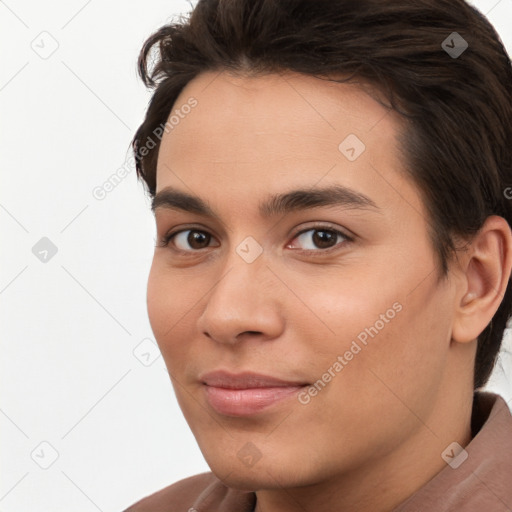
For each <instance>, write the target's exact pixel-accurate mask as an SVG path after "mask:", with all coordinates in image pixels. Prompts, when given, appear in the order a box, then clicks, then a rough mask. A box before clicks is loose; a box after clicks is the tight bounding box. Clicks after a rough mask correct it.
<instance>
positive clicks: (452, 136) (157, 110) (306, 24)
mask: <svg viewBox="0 0 512 512" xmlns="http://www.w3.org/2000/svg"><path fill="white" fill-rule="evenodd" d="M454 33H456V34H454ZM450 38H451V39H450ZM454 38H455V39H454ZM461 42H463V43H464V42H465V43H467V45H468V47H467V48H466V49H465V51H463V53H462V54H460V55H454V54H450V52H449V51H448V50H449V48H454V47H456V43H457V45H459V46H458V48H460V49H463V47H461V46H460V43H461ZM459 53H460V52H459ZM150 68H151V69H150ZM138 70H139V74H140V76H141V78H142V80H143V81H144V83H145V84H146V86H148V87H150V88H154V89H155V91H154V93H153V96H152V99H151V101H150V104H149V106H148V109H147V113H146V117H145V119H144V122H143V123H142V124H141V125H140V127H139V128H138V130H137V132H136V134H135V136H134V138H133V140H132V147H133V150H134V155H135V159H136V169H137V175H138V177H139V178H141V179H143V180H144V183H145V185H146V187H147V191H148V192H149V194H150V195H151V196H154V195H155V192H156V163H157V158H158V148H159V144H160V140H157V141H156V144H154V147H153V149H152V150H151V151H149V152H148V151H147V147H146V144H147V141H148V140H149V139H153V137H154V134H155V129H156V128H157V127H159V126H163V125H165V123H166V121H167V119H168V116H169V114H170V112H171V109H172V107H173V105H174V103H175V101H176V99H177V97H178V95H179V93H180V92H181V91H182V89H183V88H184V87H185V86H186V85H187V83H188V82H190V81H191V80H192V79H193V78H194V77H196V76H197V75H199V74H200V73H202V72H205V71H212V70H218V71H221V70H227V71H231V72H234V73H237V72H238V73H247V71H248V70H249V71H250V72H251V73H253V74H258V73H273V72H275V73H279V72H283V71H287V70H290V71H294V72H299V73H303V74H306V75H310V76H315V77H318V78H322V79H325V78H326V77H330V76H340V75H342V76H347V77H348V78H346V79H345V80H352V81H354V80H360V81H361V82H362V83H366V84H370V85H373V86H376V87H377V89H378V90H379V91H380V92H382V93H384V95H385V98H386V99H387V100H388V102H389V107H390V108H393V109H394V110H396V111H397V112H399V113H400V114H401V115H402V116H403V119H404V121H405V122H407V123H408V124H409V126H410V129H408V130H404V132H403V134H402V137H401V144H400V148H401V149H402V151H403V154H404V161H405V162H406V164H407V168H408V173H409V174H410V177H411V179H412V180H413V181H414V182H415V183H416V185H417V186H418V188H419V190H420V192H421V194H422V196H423V200H424V203H425V205H426V208H427V211H428V213H429V217H430V218H429V224H430V235H431V238H432V243H433V246H434V248H435V250H436V253H437V255H438V259H439V263H440V275H441V276H444V275H446V274H447V272H448V261H449V259H450V256H451V255H453V254H454V252H455V250H456V247H455V243H454V240H455V239H456V238H457V237H462V238H464V239H468V238H470V237H471V236H472V235H474V234H475V233H476V232H477V231H478V230H479V229H480V228H481V227H482V225H483V223H484V221H485V219H486V218H487V217H488V216H490V215H499V216H502V217H504V218H505V219H506V220H507V222H508V223H509V225H510V224H511V219H512V208H511V203H510V200H508V199H507V197H505V196H506V195H507V194H505V193H504V191H505V190H506V189H507V187H508V186H510V185H512V95H511V87H512V66H511V62H510V59H509V57H508V55H507V53H506V51H505V49H504V46H503V44H502V42H501V40H500V37H499V36H498V34H497V33H496V31H495V30H494V28H493V27H492V26H491V24H490V23H489V22H488V21H487V20H486V18H485V17H484V16H483V15H482V14H481V13H480V12H479V11H478V10H476V9H475V8H473V7H471V6H470V5H468V4H467V3H466V2H465V1H464V0H394V1H383V0H199V2H198V3H197V5H196V7H195V8H194V9H193V11H192V12H191V14H190V16H188V17H185V18H182V19H181V20H180V21H174V22H171V23H169V24H167V25H165V26H163V27H162V28H160V29H159V30H158V31H157V32H156V33H154V34H153V35H151V36H150V37H149V38H148V39H147V41H146V42H145V43H144V46H143V48H142V50H141V52H140V55H139V60H138ZM337 81H343V80H337ZM144 148H145V151H144V152H141V150H142V149H144ZM510 190H512V189H510ZM511 308H512V290H511V286H510V281H509V285H508V286H507V290H506V293H505V296H504V299H503V301H502V303H501V305H500V307H499V309H498V311H497V312H496V314H495V315H494V317H493V319H492V321H491V322H490V323H489V325H488V326H487V327H486V328H485V329H484V331H483V332H482V333H481V334H480V336H479V337H478V349H477V355H476V362H475V376H474V387H475V388H479V387H482V386H483V385H484V384H485V383H486V382H487V380H488V378H489V376H490V374H491V372H492V370H493V367H494V365H495V362H496V359H497V356H498V352H499V350H500V346H501V342H502V338H503V333H504V329H505V327H506V325H507V321H508V318H509V316H510V313H511Z"/></svg>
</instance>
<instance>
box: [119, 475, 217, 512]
mask: <svg viewBox="0 0 512 512" xmlns="http://www.w3.org/2000/svg"><path fill="white" fill-rule="evenodd" d="M219 484H220V485H223V484H222V482H220V480H218V479H217V478H216V477H215V475H214V474H213V473H212V472H206V473H200V474H198V475H194V476H190V477H188V478H184V479H183V480H179V481H178V482H175V483H173V484H171V485H168V486H167V487H164V488H163V489H161V490H159V491H157V492H155V493H153V494H150V495H149V496H146V497H145V498H142V499H141V500H139V501H137V502H136V503H134V504H133V505H131V506H130V507H129V508H127V509H126V510H125V511H124V512H167V511H169V510H170V509H169V506H170V505H172V506H173V507H176V510H183V511H184V512H187V511H188V510H189V509H190V508H191V507H192V504H193V503H194V502H195V501H196V500H197V498H198V496H200V495H201V493H202V492H203V491H204V490H205V489H207V488H208V487H210V486H212V485H214V486H215V485H219Z"/></svg>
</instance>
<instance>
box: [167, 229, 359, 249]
mask: <svg viewBox="0 0 512 512" xmlns="http://www.w3.org/2000/svg"><path fill="white" fill-rule="evenodd" d="M186 231H192V232H194V231H195V232H197V233H203V234H207V235H210V236H213V235H211V234H210V233H208V231H206V230H203V229H199V228H186V229H181V230H178V231H174V232H171V233H167V234H166V235H164V236H163V237H162V238H161V239H160V240H159V242H158V245H157V247H168V245H169V243H170V242H171V241H172V239H173V238H174V237H175V236H177V235H179V234H180V233H183V232H186ZM309 231H324V232H328V233H333V234H335V235H340V236H341V237H342V238H343V239H344V240H343V241H341V242H338V243H337V244H336V245H334V246H333V247H329V248H327V249H294V250H296V251H298V252H300V253H308V254H311V253H313V254H314V253H320V255H323V254H327V253H330V252H332V251H335V250H339V249H340V246H341V245H346V244H347V243H350V242H353V241H354V239H353V238H352V237H350V236H348V235H347V234H346V233H344V232H342V231H340V230H338V229H334V228H332V227H330V226H326V225H318V226H311V227H309V228H307V229H303V230H302V231H299V232H297V233H296V234H295V235H294V236H293V238H292V241H293V240H295V239H296V238H297V237H299V236H300V235H302V234H304V233H307V232H309ZM204 249H207V247H205V248H204ZM172 250H173V251H174V252H177V253H180V254H187V255H190V254H193V253H199V252H201V251H202V249H195V250H194V249H191V250H183V249H176V248H173V249H172Z"/></svg>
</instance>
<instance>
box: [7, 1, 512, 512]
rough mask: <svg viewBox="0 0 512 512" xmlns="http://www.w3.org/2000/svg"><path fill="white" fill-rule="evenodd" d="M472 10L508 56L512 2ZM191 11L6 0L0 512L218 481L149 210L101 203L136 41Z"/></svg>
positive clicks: (132, 184)
mask: <svg viewBox="0 0 512 512" xmlns="http://www.w3.org/2000/svg"><path fill="white" fill-rule="evenodd" d="M474 4H475V5H476V6H477V7H478V8H480V9H481V10H482V12H483V13H488V12H489V11H490V14H489V19H490V21H491V22H492V23H493V24H494V25H495V27H496V28H497V30H498V32H499V33H500V35H501V37H502V39H503V41H504V43H505V45H506V46H507V48H508V51H509V53H512V52H511V49H512V0H501V1H499V2H498V1H497V0H482V1H475V2H474ZM189 10H190V5H189V4H188V3H187V2H185V1H182V2H180V1H177V0H174V1H164V0H144V1H140V0H137V1H136V0H132V1H131V2H116V1H114V0H107V1H101V2H100V1H99V0H89V1H86V0H72V1H64V0H59V1H53V2H34V1H24V0H18V1H16V0H8V1H7V2H1V1H0V44H1V48H2V54H1V56H2V65H1V66H0V106H1V125H0V129H1V137H2V151H1V152H0V169H1V172H2V187H1V189H0V219H1V222H2V224H1V225H2V231H3V237H4V240H5V242H4V243H3V244H2V250H1V251H0V252H1V262H0V268H1V272H0V300H1V311H2V316H3V321H2V326H3V329H2V346H3V350H2V357H1V367H0V370H1V388H0V389H1V393H2V394H1V404H0V429H1V442H2V448H1V450H2V458H3V461H2V464H1V466H0V468H1V470H0V471H1V473H0V511H1V512H15V511H16V512H20V511H23V512H26V511H31V512H40V511H41V512H42V511H44V512H48V511H60V510H62V511H63V510H73V511H74V512H89V511H90V512H93V511H95V510H100V511H104V512H107V511H116V510H117V511H120V510H123V509H124V508H126V507H127V506H128V505H130V504H132V503H133V502H135V501H137V500H138V499H140V498H142V497H143V496H144V495H147V494H150V493H152V492H154V491H156V490H158V489H160V488H162V487H164V486H166V485H169V484H170V483H172V482H175V481H177V480H179V479H181V478H184V477H186V476H189V475H192V474H195V473H198V472H202V471H207V470H208V469H209V468H208V466H207V464H206V463H205V461H204V459H203V458H202V455H201V453H200V451H199V449H198V447H197V446H196V443H195V440H194V438H193V436H192V434H191V433H190V431H189V428H188V425H187V424H186V422H185V420H184V419H183V417H182V415H181V412H180V410H179V407H178V405H177V403H176V400H175V398H174V394H173V391H172V387H171V384H170V381H169V377H168V375H167V372H166V370H165V365H164V363H163V360H162V358H161V356H160V355H159V352H158V349H157V347H156V345H155V344H154V340H153V336H152V333H151V328H150V325H149V322H148V319H147V312H146V302H145V301H146V280H147V276H148V271H149V267H150V264H151V257H152V250H153V245H154V236H155V230H154V224H153V222H154V221H153V218H152V215H151V213H150V210H149V200H148V199H147V198H146V196H145V194H144V193H143V189H142V185H141V184H139V183H137V180H136V176H135V172H134V170H133V167H131V169H132V172H130V173H129V174H128V176H127V177H126V178H125V179H124V180H123V181H122V182H121V183H120V184H119V185H118V186H117V187H116V188H115V189H114V190H113V191H112V192H110V193H109V194H108V195H107V197H105V199H103V200H98V199H95V198H94V197H93V195H92V190H93V189H94V188H95V187H97V186H101V185H102V184H103V183H104V182H105V181H106V180H107V179H108V178H109V177H110V176H111V175H112V174H113V173H114V172H115V171H116V170H117V169H118V168H119V167H121V166H122V165H123V164H124V162H125V160H126V158H127V156H128V155H129V142H130V140H131V137H132V136H133V134H134V132H135V130H136V129H137V127H138V126H139V124H140V123H141V121H142V119H143V115H144V112H145V108H146V106H147V102H148V100H149V98H150V92H149V91H146V89H145V88H144V87H143V85H142V83H141V82H140V81H139V80H138V78H137V76H136V59H137V56H138V52H139V50H140V48H141V46H142V43H143V42H144V40H145V39H146V38H147V37H148V36H149V35H150V34H151V33H152V32H153V31H155V30H156V29H157V28H159V27H160V26H161V25H163V24H164V23H166V22H168V21H170V19H171V17H172V16H173V15H174V14H175V13H180V12H183V13H186V12H188V11H189ZM42 32H43V34H41V33H42ZM57 45H58V47H57ZM53 47H56V50H55V52H54V53H53V54H52V55H49V56H48V55H46V54H45V52H50V51H51V50H52V49H53ZM43 57H47V58H43ZM43 237H47V238H48V239H50V240H51V242H52V243H53V244H54V245H55V246H56V247H57V253H56V254H55V256H53V257H52V258H51V259H49V261H47V262H46V263H44V262H41V261H40V260H39V259H38V258H36V256H35V255H34V254H33V252H32V248H33V246H34V245H35V244H36V243H37V242H38V241H39V240H40V239H41V238H43ZM143 340H145V341H143ZM140 343H143V344H142V345H140V346H139V344H140ZM506 344H507V345H508V346H509V348H511V345H512V344H511V343H510V342H509V339H508V336H507V340H506ZM137 347H138V348H137ZM134 351H135V353H134ZM148 353H149V355H145V356H143V355H142V354H148ZM136 355H139V358H140V359H142V360H143V362H145V363H146V364H148V363H149V362H152V364H150V365H149V366H146V365H145V364H143V362H141V361H140V360H139V359H138V358H137V357H136ZM147 359H149V361H147ZM501 364H502V365H505V366H506V367H508V370H507V373H508V376H507V375H506V374H505V373H504V372H503V371H502V370H501V366H498V368H497V370H496V372H495V374H494V376H493V380H492V382H491V384H490V386H489V388H490V389H493V390H495V391H498V392H500V393H501V394H502V395H503V396H504V397H505V398H506V399H507V400H512V385H511V374H512V371H510V367H511V366H512V358H511V357H510V356H505V355H504V356H503V358H502V362H501ZM41 443H45V444H42V445H41ZM46 443H49V444H46ZM50 445H51V446H50ZM54 450H55V451H54ZM56 454H58V458H57V459H56V460H55V462H54V463H53V464H52V465H51V466H50V467H48V469H43V468H42V467H40V466H44V465H49V464H50V463H51V462H52V456H55V455H56Z"/></svg>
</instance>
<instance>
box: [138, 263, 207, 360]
mask: <svg viewBox="0 0 512 512" xmlns="http://www.w3.org/2000/svg"><path fill="white" fill-rule="evenodd" d="M184 286H185V287H184ZM203 293H204V291H203ZM146 297H147V311H148V318H149V323H150V325H151V329H152V331H153V334H154V336H155V339H156V342H157V343H158V346H159V348H160V351H161V352H162V355H163V357H164V360H165V362H166V364H167V367H168V369H169V370H171V368H170V367H169V364H170V363H172V364H174V365H175V364H176V363H179V362H180V361H183V360H184V358H185V357H186V354H187V350H188V347H189V345H188V344H187V343H184V342H183V340H184V339H186V338H187V337H188V335H187V333H190V332H191V331H190V330H191V329H192V328H193V318H192V317H193V308H194V305H195V304H196V303H197V302H198V300H199V299H200V297H201V290H194V289H193V288H192V289H191V287H190V286H187V284H186V279H183V278H177V277H176V276H174V275H172V274H171V273H170V272H168V271H166V269H165V268H164V265H162V263H161V262H159V261H158V260H156V261H155V260H153V264H152V266H151V270H150V273H149V277H148V285H147V295H146ZM171 356H172V357H171Z"/></svg>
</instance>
